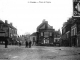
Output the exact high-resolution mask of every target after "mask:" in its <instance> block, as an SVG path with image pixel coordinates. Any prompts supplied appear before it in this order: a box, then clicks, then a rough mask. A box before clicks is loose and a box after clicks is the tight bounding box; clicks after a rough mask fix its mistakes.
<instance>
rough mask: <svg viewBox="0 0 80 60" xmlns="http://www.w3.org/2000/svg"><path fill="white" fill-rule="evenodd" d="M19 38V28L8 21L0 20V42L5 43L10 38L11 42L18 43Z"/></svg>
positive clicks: (9, 41)
mask: <svg viewBox="0 0 80 60" xmlns="http://www.w3.org/2000/svg"><path fill="white" fill-rule="evenodd" d="M16 39H17V29H16V28H15V27H13V26H12V24H8V21H7V20H5V22H3V21H2V20H0V44H3V42H4V41H5V40H8V43H9V44H14V43H16Z"/></svg>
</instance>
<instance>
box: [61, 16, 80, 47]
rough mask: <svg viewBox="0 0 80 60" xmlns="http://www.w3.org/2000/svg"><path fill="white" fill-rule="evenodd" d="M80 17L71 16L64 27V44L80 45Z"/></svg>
mask: <svg viewBox="0 0 80 60" xmlns="http://www.w3.org/2000/svg"><path fill="white" fill-rule="evenodd" d="M79 35H80V17H72V18H70V19H69V20H68V21H67V22H66V23H65V24H64V25H63V27H62V44H63V45H64V46H80V39H79V37H80V36H79Z"/></svg>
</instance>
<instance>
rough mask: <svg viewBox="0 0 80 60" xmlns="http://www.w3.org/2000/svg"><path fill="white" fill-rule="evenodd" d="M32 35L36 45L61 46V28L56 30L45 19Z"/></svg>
mask: <svg viewBox="0 0 80 60" xmlns="http://www.w3.org/2000/svg"><path fill="white" fill-rule="evenodd" d="M31 37H32V41H33V44H35V45H39V46H56V45H58V46H60V38H61V32H60V30H58V31H55V29H53V27H52V26H50V25H49V24H48V21H45V20H43V21H42V23H41V24H40V25H39V26H38V27H37V29H36V32H35V33H33V34H32V35H31Z"/></svg>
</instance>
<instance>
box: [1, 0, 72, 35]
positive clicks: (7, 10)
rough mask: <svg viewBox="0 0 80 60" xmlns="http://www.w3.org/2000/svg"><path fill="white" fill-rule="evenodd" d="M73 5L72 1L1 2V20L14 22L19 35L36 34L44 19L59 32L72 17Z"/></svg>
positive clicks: (21, 0)
mask: <svg viewBox="0 0 80 60" xmlns="http://www.w3.org/2000/svg"><path fill="white" fill-rule="evenodd" d="M39 1H41V2H46V1H47V2H46V3H39ZM30 2H38V3H30ZM48 2H51V3H48ZM72 5H73V4H72V0H0V19H1V20H3V21H5V20H8V22H9V23H10V22H12V23H13V25H14V26H15V27H16V28H17V29H18V34H19V35H21V34H25V33H27V32H29V33H33V32H35V31H36V28H37V26H38V25H39V24H40V23H41V22H42V20H43V19H45V20H46V21H48V23H49V24H50V25H51V26H53V28H54V29H55V30H58V29H61V27H62V24H63V23H64V22H65V21H67V19H68V18H70V17H71V16H72V14H73V6H72Z"/></svg>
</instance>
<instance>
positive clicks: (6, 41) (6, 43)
mask: <svg viewBox="0 0 80 60" xmlns="http://www.w3.org/2000/svg"><path fill="white" fill-rule="evenodd" d="M7 45H8V40H7V39H6V40H5V48H7Z"/></svg>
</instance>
